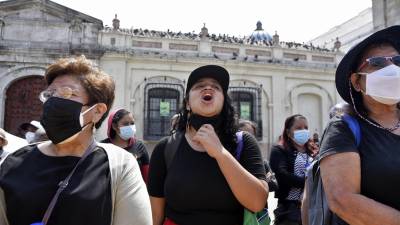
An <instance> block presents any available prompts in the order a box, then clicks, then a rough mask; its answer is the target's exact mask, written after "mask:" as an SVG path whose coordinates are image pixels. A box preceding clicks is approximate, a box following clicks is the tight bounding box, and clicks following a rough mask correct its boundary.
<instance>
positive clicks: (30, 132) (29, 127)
mask: <svg viewBox="0 0 400 225" xmlns="http://www.w3.org/2000/svg"><path fill="white" fill-rule="evenodd" d="M39 129H42V130H43V127H42V125H40V122H38V121H36V120H32V121H31V122H29V123H23V124H21V125H20V126H19V130H20V132H21V134H22V136H23V137H25V140H26V141H27V142H28V143H34V142H36V131H38V130H39Z"/></svg>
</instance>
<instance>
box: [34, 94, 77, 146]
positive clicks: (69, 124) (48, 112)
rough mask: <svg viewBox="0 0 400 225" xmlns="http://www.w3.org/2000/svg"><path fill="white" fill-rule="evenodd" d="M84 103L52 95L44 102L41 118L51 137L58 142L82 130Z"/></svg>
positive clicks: (55, 142)
mask: <svg viewBox="0 0 400 225" xmlns="http://www.w3.org/2000/svg"><path fill="white" fill-rule="evenodd" d="M82 106H83V105H82V104H81V103H79V102H76V101H72V100H69V99H64V98H57V97H51V98H49V99H48V100H47V101H46V102H45V103H44V104H43V114H42V118H41V120H40V123H41V124H42V126H43V128H44V129H45V130H46V134H47V136H48V137H49V139H50V140H51V141H52V142H53V143H54V144H58V143H60V142H62V141H64V140H66V139H67V138H69V137H72V136H73V135H75V134H77V133H78V132H80V131H81V130H82V125H81V121H80V115H81V110H82Z"/></svg>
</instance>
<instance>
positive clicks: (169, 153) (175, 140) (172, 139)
mask: <svg viewBox="0 0 400 225" xmlns="http://www.w3.org/2000/svg"><path fill="white" fill-rule="evenodd" d="M182 137H183V133H182V132H179V131H176V132H174V133H173V134H172V135H171V136H169V138H168V141H167V144H166V145H165V149H164V159H165V165H166V166H167V170H168V169H169V167H170V166H171V163H172V160H173V159H174V156H175V154H176V152H177V150H178V147H179V144H180V143H181V140H182Z"/></svg>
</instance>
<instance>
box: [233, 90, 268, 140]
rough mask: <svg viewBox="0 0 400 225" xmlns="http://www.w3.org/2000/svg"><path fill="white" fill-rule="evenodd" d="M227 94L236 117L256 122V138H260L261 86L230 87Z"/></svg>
mask: <svg viewBox="0 0 400 225" xmlns="http://www.w3.org/2000/svg"><path fill="white" fill-rule="evenodd" d="M229 95H230V96H231V98H232V104H233V107H234V108H235V113H236V114H237V116H238V118H240V119H245V120H251V121H253V122H255V123H256V124H257V134H256V137H257V139H259V140H260V139H261V138H262V118H261V88H256V87H230V88H229Z"/></svg>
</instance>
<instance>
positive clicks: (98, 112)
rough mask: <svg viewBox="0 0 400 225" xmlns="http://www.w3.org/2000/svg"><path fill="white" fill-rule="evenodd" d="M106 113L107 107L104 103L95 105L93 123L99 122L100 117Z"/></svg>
mask: <svg viewBox="0 0 400 225" xmlns="http://www.w3.org/2000/svg"><path fill="white" fill-rule="evenodd" d="M106 112H107V105H106V104H104V103H97V105H96V107H95V108H94V114H93V122H94V123H95V124H96V123H97V122H99V120H100V119H101V117H103V115H104V113H106Z"/></svg>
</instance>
